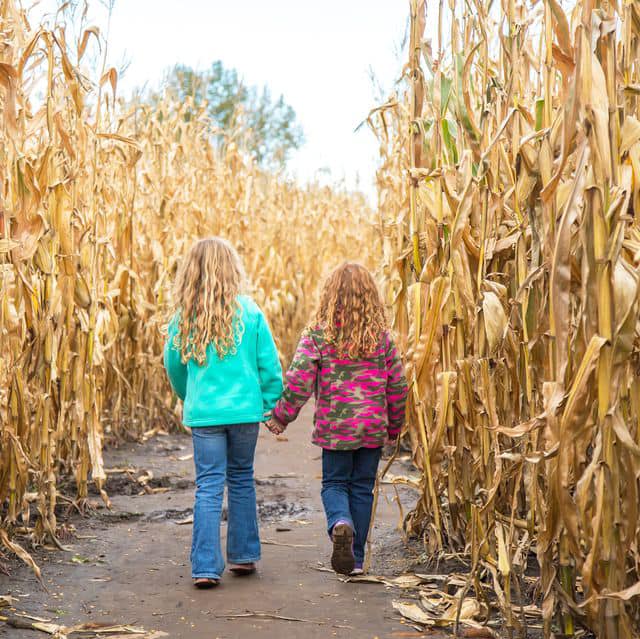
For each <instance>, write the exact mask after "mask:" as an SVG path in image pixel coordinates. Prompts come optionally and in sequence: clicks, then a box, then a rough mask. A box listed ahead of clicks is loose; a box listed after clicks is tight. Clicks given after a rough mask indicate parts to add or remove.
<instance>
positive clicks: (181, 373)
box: [164, 317, 188, 401]
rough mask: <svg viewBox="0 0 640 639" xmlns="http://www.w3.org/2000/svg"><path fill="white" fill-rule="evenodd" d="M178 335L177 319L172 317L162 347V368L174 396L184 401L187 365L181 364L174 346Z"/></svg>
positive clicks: (178, 353)
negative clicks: (165, 372)
mask: <svg viewBox="0 0 640 639" xmlns="http://www.w3.org/2000/svg"><path fill="white" fill-rule="evenodd" d="M177 334H178V318H177V317H174V318H173V320H171V323H170V324H169V330H168V335H167V341H166V342H165V345H164V367H165V369H166V371H167V376H168V377H169V382H170V383H171V388H173V391H174V392H175V394H176V395H177V396H178V397H179V398H180V399H181V400H183V401H184V398H185V397H186V396H187V375H188V373H187V365H186V364H183V362H182V356H181V355H180V351H179V350H178V349H177V348H176V346H175V343H174V342H175V337H176V335H177Z"/></svg>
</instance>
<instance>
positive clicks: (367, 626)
mask: <svg viewBox="0 0 640 639" xmlns="http://www.w3.org/2000/svg"><path fill="white" fill-rule="evenodd" d="M310 421H311V412H310V408H309V407H308V408H307V409H306V410H305V411H304V413H303V415H302V416H301V418H300V419H299V420H298V422H296V423H295V424H293V425H292V426H291V427H290V428H289V430H288V431H287V432H286V438H287V440H288V441H278V440H276V439H275V438H274V437H273V436H272V435H271V434H270V433H268V432H267V431H266V430H264V431H263V432H262V433H261V435H260V440H259V444H258V452H257V458H256V483H257V492H258V501H259V509H260V519H261V537H262V540H263V542H264V545H263V559H262V562H261V564H260V570H259V574H258V575H257V576H254V577H249V578H237V577H233V576H231V575H228V574H227V575H225V577H224V579H223V582H222V585H221V586H220V587H219V588H217V589H215V590H211V591H198V590H195V589H194V588H193V587H192V583H191V575H190V566H189V547H190V538H191V524H190V523H189V520H190V516H191V514H192V506H193V476H194V470H193V460H192V459H191V458H190V454H191V452H192V449H191V441H190V437H189V435H187V434H184V435H170V436H162V435H161V436H157V437H154V438H153V439H151V440H150V441H148V442H146V443H145V444H125V445H122V446H121V447H120V448H118V449H111V450H109V451H108V452H107V454H106V463H105V465H106V468H107V469H116V468H120V469H126V468H129V469H133V472H131V473H130V474H129V475H128V474H127V473H113V474H110V476H109V477H110V479H109V483H108V486H107V488H108V491H109V495H110V497H111V499H112V502H113V507H112V510H107V509H105V508H101V507H100V508H98V509H97V510H95V512H93V513H92V514H91V515H90V516H89V517H86V518H81V517H80V516H79V515H77V514H75V515H74V514H72V515H70V518H69V520H68V521H69V523H70V524H72V525H73V526H74V527H75V529H76V533H77V534H75V535H72V536H70V537H69V538H68V539H65V540H64V543H65V545H66V546H67V547H68V551H67V552H61V551H59V550H55V551H54V550H42V551H38V552H37V554H36V557H37V560H38V563H39V564H40V566H41V568H42V572H43V577H44V582H45V584H46V586H47V589H48V591H49V592H48V593H47V592H46V591H45V590H44V589H43V588H42V587H40V586H39V585H38V582H37V581H36V579H35V578H34V576H33V574H32V573H31V571H30V570H29V569H28V568H26V567H23V566H21V565H19V564H13V563H12V564H11V565H10V575H0V594H2V595H6V594H11V595H12V596H13V597H16V598H17V599H18V601H19V603H18V604H16V607H17V608H18V609H19V610H21V611H23V612H26V613H28V614H30V615H34V616H37V617H41V618H44V619H49V620H51V621H53V622H55V623H60V624H64V625H66V626H70V625H73V624H75V623H81V622H87V621H96V622H102V623H105V622H108V623H121V624H135V625H138V626H143V627H144V628H145V629H147V630H160V631H164V632H166V633H168V635H169V636H170V637H172V638H175V639H200V638H202V639H216V638H219V639H232V638H234V639H235V638H244V637H250V636H256V637H260V638H264V639H269V638H272V637H273V638H276V637H277V638H280V637H283V636H284V637H304V638H305V639H314V638H316V637H317V638H320V637H322V638H326V637H345V638H346V637H349V638H363V639H364V638H367V639H373V638H374V637H378V638H379V639H383V638H385V639H386V638H396V637H397V638H400V637H420V636H428V637H433V638H434V639H435V638H436V637H443V636H444V635H442V634H440V633H439V632H435V631H433V632H429V631H427V632H426V633H425V634H423V633H420V632H417V631H416V630H414V629H413V628H411V626H410V625H408V624H406V623H405V622H404V621H403V620H402V619H401V617H399V616H398V615H397V614H396V613H395V612H394V610H393V608H392V606H391V601H392V599H394V598H398V594H399V593H398V592H397V590H391V589H388V588H387V587H385V586H383V585H380V584H362V583H360V584H357V583H345V582H344V581H341V580H340V579H339V578H338V577H337V576H336V575H335V574H333V573H332V572H331V571H328V570H327V566H328V564H329V550H330V548H329V543H328V539H327V534H326V531H325V520H324V514H323V511H322V506H321V502H320V472H321V466H320V454H321V451H320V449H319V448H317V447H314V446H313V445H311V444H310V442H309V435H310V428H311V426H310ZM404 470H406V469H395V472H401V471H402V472H404ZM145 471H150V472H147V473H145ZM145 474H146V475H147V476H149V475H152V478H150V479H149V481H148V482H147V486H148V491H151V493H150V494H149V492H144V491H142V488H141V486H140V484H139V483H138V482H137V481H136V479H137V478H138V477H139V476H141V475H145ZM157 489H162V490H161V491H158V490H157ZM141 491H142V492H143V494H139V493H140V492H141ZM154 491H155V492H154ZM394 498H395V491H394V490H393V488H392V487H391V486H383V488H382V494H381V499H380V503H379V507H378V515H377V518H376V523H375V529H374V535H373V540H374V543H373V554H372V568H371V571H372V572H374V573H376V574H386V575H397V574H399V573H401V572H403V570H405V569H406V568H407V567H409V566H410V565H411V564H413V563H415V562H416V561H417V560H418V559H419V557H418V556H417V554H416V552H417V551H415V550H411V549H410V548H409V547H405V544H404V543H403V540H402V536H401V534H400V532H399V530H398V523H399V510H398V506H397V504H396V503H394V502H393V500H394ZM402 500H403V501H406V504H410V503H411V501H412V498H411V495H410V494H407V493H406V492H405V493H403V494H402ZM92 501H93V502H94V503H95V504H96V505H100V499H99V498H98V497H96V496H94V497H92ZM224 526H225V524H223V535H224V534H225V530H224ZM250 612H268V613H274V614H277V615H281V616H286V617H295V618H298V619H304V620H305V621H284V620H279V619H265V618H255V617H230V616H228V615H239V614H245V613H250ZM37 636H43V637H44V636H46V635H42V634H41V633H39V632H36V631H33V630H18V629H15V628H8V627H6V626H4V625H2V624H0V637H2V638H3V639H4V638H5V637H7V638H8V637H11V639H34V637H37Z"/></svg>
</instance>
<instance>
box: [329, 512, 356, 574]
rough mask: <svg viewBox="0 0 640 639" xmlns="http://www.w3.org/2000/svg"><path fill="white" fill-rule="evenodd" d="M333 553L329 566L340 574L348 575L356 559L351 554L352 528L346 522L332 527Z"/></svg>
mask: <svg viewBox="0 0 640 639" xmlns="http://www.w3.org/2000/svg"><path fill="white" fill-rule="evenodd" d="M331 538H332V540H333V554H332V555H331V567H332V568H333V569H334V570H335V571H336V572H337V573H339V574H341V575H349V574H351V571H352V570H353V569H354V568H355V565H356V560H355V557H354V556H353V530H352V529H351V527H350V526H348V525H346V524H339V525H338V526H335V527H334V529H333V533H332V535H331Z"/></svg>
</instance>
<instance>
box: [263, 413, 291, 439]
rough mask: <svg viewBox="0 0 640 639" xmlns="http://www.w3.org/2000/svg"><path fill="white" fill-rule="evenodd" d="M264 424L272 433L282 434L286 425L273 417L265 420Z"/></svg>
mask: <svg viewBox="0 0 640 639" xmlns="http://www.w3.org/2000/svg"><path fill="white" fill-rule="evenodd" d="M265 426H266V427H267V428H268V429H269V430H270V431H271V432H272V433H273V434H274V435H282V433H284V429H285V428H286V426H285V425H284V424H281V423H280V422H279V421H278V420H277V419H276V418H275V417H271V419H269V421H268V422H265Z"/></svg>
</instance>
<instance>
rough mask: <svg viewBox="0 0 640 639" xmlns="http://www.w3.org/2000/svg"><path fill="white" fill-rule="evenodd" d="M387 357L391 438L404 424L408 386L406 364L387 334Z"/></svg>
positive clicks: (389, 432)
mask: <svg viewBox="0 0 640 639" xmlns="http://www.w3.org/2000/svg"><path fill="white" fill-rule="evenodd" d="M385 358H386V365H387V411H388V416H389V426H388V429H387V432H388V434H389V439H395V438H396V437H398V435H399V434H400V431H401V430H402V427H403V426H404V419H405V407H406V403H407V394H408V387H407V379H406V377H405V374H404V365H403V363H402V360H401V359H400V355H399V354H398V349H397V348H396V345H395V344H394V342H393V339H391V337H390V336H389V335H388V336H387V352H386V355H385Z"/></svg>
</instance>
